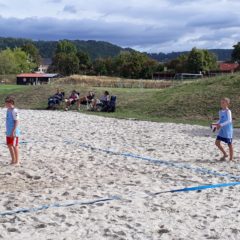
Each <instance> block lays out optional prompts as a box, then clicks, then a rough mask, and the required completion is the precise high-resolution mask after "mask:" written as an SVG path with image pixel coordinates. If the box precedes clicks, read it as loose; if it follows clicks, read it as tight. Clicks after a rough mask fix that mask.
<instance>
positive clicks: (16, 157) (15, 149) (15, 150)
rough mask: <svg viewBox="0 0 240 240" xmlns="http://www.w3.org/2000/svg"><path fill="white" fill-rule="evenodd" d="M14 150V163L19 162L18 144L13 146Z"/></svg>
mask: <svg viewBox="0 0 240 240" xmlns="http://www.w3.org/2000/svg"><path fill="white" fill-rule="evenodd" d="M13 150H14V154H15V162H14V164H17V165H18V164H19V150H18V146H15V147H13Z"/></svg>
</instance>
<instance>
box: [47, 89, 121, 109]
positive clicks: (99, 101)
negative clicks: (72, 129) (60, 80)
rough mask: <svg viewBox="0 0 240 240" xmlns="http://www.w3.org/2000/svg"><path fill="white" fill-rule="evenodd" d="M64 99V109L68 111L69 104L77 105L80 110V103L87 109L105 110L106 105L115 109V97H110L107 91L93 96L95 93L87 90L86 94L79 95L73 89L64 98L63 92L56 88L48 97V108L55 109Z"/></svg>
mask: <svg viewBox="0 0 240 240" xmlns="http://www.w3.org/2000/svg"><path fill="white" fill-rule="evenodd" d="M63 100H64V101H65V106H64V108H65V111H68V110H69V109H70V108H71V106H73V105H75V104H76V105H77V109H78V110H80V109H81V106H82V105H86V106H87V109H88V110H92V111H102V110H104V109H105V110H106V111H109V110H107V108H108V107H111V108H112V107H114V109H110V110H111V111H115V101H116V97H111V96H110V94H109V92H108V91H104V93H103V95H102V96H101V97H100V98H96V97H95V93H94V92H92V91H89V92H88V94H87V95H85V96H83V97H80V93H79V92H77V91H76V90H73V91H72V92H71V94H70V96H69V97H68V98H65V94H64V92H61V91H60V90H59V89H57V92H56V93H55V94H54V95H53V96H52V97H50V98H49V99H48V109H55V108H56V106H58V105H60V103H61V102H62V101H63Z"/></svg>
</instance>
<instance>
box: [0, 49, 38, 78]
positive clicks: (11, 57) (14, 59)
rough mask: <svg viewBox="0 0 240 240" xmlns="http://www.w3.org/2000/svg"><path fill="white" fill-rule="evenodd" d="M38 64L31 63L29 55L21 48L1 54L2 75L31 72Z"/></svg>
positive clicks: (0, 68) (7, 50)
mask: <svg viewBox="0 0 240 240" xmlns="http://www.w3.org/2000/svg"><path fill="white" fill-rule="evenodd" d="M35 67H36V64H35V63H33V62H31V61H29V59H28V56H27V54H26V53H25V52H24V51H22V50H21V49H20V48H15V49H13V50H11V49H9V48H8V49H6V50H3V51H1V52H0V74H17V73H21V72H31V71H32V70H33V69H34V68H35Z"/></svg>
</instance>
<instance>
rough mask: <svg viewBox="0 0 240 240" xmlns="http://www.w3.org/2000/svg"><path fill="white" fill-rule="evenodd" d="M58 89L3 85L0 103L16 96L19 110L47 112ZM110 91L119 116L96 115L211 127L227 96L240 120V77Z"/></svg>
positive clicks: (99, 92)
mask: <svg viewBox="0 0 240 240" xmlns="http://www.w3.org/2000/svg"><path fill="white" fill-rule="evenodd" d="M57 87H58V86H57V85H54V84H52V85H45V86H35V87H33V86H14V85H13V86H8V85H1V86H0V100H3V99H4V97H5V96H6V95H8V94H10V93H13V94H14V95H15V96H16V97H17V101H18V106H19V107H20V108H31V109H44V108H45V107H46V102H47V98H48V96H49V95H51V94H52V93H54V91H55V89H56V88H57ZM61 88H62V89H63V90H64V91H65V92H67V93H69V92H70V91H71V90H72V89H77V90H80V91H81V93H83V94H84V93H86V92H87V91H88V90H92V88H89V87H81V86H77V85H62V86H61ZM93 90H95V91H96V92H97V95H100V94H101V93H102V91H103V90H104V89H103V88H96V87H94V88H93ZM108 90H110V92H111V93H113V94H115V95H117V97H118V108H117V112H116V113H96V114H99V115H104V116H110V117H117V118H136V119H142V120H152V121H172V122H187V123H201V124H208V123H209V122H210V121H211V120H212V119H213V118H214V117H217V112H218V110H219V100H220V98H221V97H223V96H228V97H230V98H231V100H232V106H231V108H232V111H233V116H234V117H235V118H237V122H238V119H240V108H239V106H240V75H233V76H227V77H218V78H212V79H207V80H201V81H198V82H192V83H186V84H183V85H179V86H176V87H173V88H168V89H164V90H159V89H129V88H112V89H108ZM83 111H84V110H83ZM90 114H92V113H90ZM238 123H240V122H238ZM238 125H239V124H238Z"/></svg>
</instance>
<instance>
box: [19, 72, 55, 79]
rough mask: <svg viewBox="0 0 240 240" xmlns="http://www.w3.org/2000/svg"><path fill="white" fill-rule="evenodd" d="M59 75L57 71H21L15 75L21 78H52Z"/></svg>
mask: <svg viewBox="0 0 240 240" xmlns="http://www.w3.org/2000/svg"><path fill="white" fill-rule="evenodd" d="M57 76H59V74H58V73H21V74H18V75H17V77H23V78H53V77H57Z"/></svg>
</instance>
